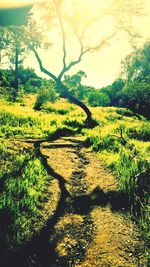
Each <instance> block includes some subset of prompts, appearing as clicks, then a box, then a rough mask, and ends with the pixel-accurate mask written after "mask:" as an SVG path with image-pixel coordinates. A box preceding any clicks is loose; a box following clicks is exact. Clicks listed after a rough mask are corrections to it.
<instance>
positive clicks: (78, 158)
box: [11, 137, 146, 267]
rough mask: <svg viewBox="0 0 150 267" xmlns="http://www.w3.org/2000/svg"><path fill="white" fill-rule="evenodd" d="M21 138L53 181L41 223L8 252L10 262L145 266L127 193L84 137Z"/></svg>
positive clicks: (23, 263) (141, 245)
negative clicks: (22, 244)
mask: <svg viewBox="0 0 150 267" xmlns="http://www.w3.org/2000/svg"><path fill="white" fill-rule="evenodd" d="M20 141H21V140H20ZM20 141H19V142H20ZM22 142H24V143H28V144H29V143H30V144H31V145H34V147H35V149H36V153H37V155H38V157H40V158H41V161H42V163H43V165H44V167H45V168H46V170H47V172H48V173H49V174H50V175H51V176H52V177H53V180H52V182H51V184H50V194H49V199H48V200H47V203H46V205H45V210H43V218H44V219H43V220H44V221H45V223H44V225H43V227H42V229H41V230H40V231H39V233H38V234H36V235H35V236H34V237H33V238H32V240H31V242H30V243H29V244H27V245H26V246H25V247H24V250H23V252H22V251H20V252H17V255H15V256H14V257H12V259H11V261H15V265H14V266H45V267H46V266H47V267H50V266H51V267H54V266H57V267H61V266H65V267H67V266H68V267H69V266H76V267H81V266H82V267H84V266H85V267H90V266H98V267H109V266H110V267H138V266H141V267H144V266H146V261H145V251H144V244H143V243H142V241H141V239H140V237H139V233H138V229H137V227H136V225H135V223H134V222H132V221H131V220H130V218H129V216H128V212H127V210H128V201H127V197H126V195H124V194H123V193H122V192H120V191H119V188H118V185H117V181H116V179H115V177H114V176H113V175H112V174H111V173H110V172H109V171H107V170H106V169H104V167H102V166H101V165H100V162H99V158H98V156H97V155H96V154H95V153H93V152H90V151H89V150H88V149H87V148H86V147H85V146H84V140H83V138H80V137H64V138H60V139H58V140H56V141H53V142H50V141H44V140H22Z"/></svg>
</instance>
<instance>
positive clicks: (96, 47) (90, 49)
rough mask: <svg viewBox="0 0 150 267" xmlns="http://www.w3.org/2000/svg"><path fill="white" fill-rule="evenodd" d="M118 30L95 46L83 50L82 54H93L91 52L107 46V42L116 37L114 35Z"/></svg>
mask: <svg viewBox="0 0 150 267" xmlns="http://www.w3.org/2000/svg"><path fill="white" fill-rule="evenodd" d="M118 30H119V29H118V28H117V29H116V30H115V31H114V32H113V33H112V34H110V35H109V36H107V37H106V38H104V39H103V40H101V41H100V42H99V43H98V44H97V45H95V46H91V47H88V48H87V49H85V50H84V51H83V54H85V53H87V52H93V51H96V50H99V49H101V48H102V47H103V46H104V45H107V44H108V42H109V40H111V39H112V38H113V37H114V36H115V35H116V33H117V32H118Z"/></svg>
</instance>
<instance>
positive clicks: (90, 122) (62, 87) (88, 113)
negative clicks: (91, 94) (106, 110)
mask: <svg viewBox="0 0 150 267" xmlns="http://www.w3.org/2000/svg"><path fill="white" fill-rule="evenodd" d="M57 87H58V90H59V92H60V95H61V97H63V98H67V99H69V100H70V101H71V102H72V103H74V104H76V105H77V106H79V107H80V108H81V109H82V110H83V111H84V112H85V113H86V116H87V118H86V121H85V122H86V125H87V126H88V128H93V127H94V126H95V125H96V124H95V121H94V120H93V119H92V113H91V111H90V110H89V108H88V107H87V106H86V105H85V104H84V103H83V102H82V101H80V100H78V99H76V98H75V97H73V96H72V95H71V94H70V92H69V90H68V88H67V87H66V86H65V85H64V84H63V83H62V82H61V81H58V82H57Z"/></svg>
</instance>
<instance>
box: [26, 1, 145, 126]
mask: <svg viewBox="0 0 150 267" xmlns="http://www.w3.org/2000/svg"><path fill="white" fill-rule="evenodd" d="M141 10H142V6H141V1H135V0H107V1H102V0H92V1H90V0H49V1H40V2H39V3H38V4H37V5H36V6H35V8H34V9H33V11H34V18H36V19H37V21H38V24H40V25H44V26H45V28H46V31H47V32H50V31H51V30H55V31H58V32H59V34H60V35H59V36H60V45H61V49H62V69H61V71H60V73H58V74H57V75H56V74H54V73H53V72H52V71H51V70H48V69H46V68H45V67H44V66H43V61H42V59H41V57H40V55H39V52H38V50H37V47H38V46H37V44H35V43H34V42H33V43H32V44H31V42H30V48H31V49H32V51H33V52H34V55H35V57H36V59H37V61H38V64H39V67H40V69H41V71H42V72H43V73H45V74H47V75H48V76H49V77H50V78H52V79H53V80H54V81H55V82H56V84H57V87H58V88H59V92H60V95H61V96H62V97H64V98H68V99H69V100H70V101H71V102H73V103H75V104H77V105H78V106H80V107H81V108H82V109H83V110H84V112H85V113H86V115H87V122H88V125H90V124H91V122H92V114H91V111H90V110H89V108H88V107H87V106H86V105H85V104H84V103H82V102H81V101H79V100H78V99H76V98H74V97H73V96H71V94H70V92H69V88H67V87H66V86H65V84H64V83H63V77H64V74H65V73H66V72H68V71H69V70H70V69H71V68H73V67H74V66H75V65H77V64H79V63H80V62H81V60H82V59H83V56H84V55H85V54H87V53H90V52H94V51H98V50H100V49H102V48H103V47H105V46H106V45H108V44H110V42H111V40H112V39H113V38H114V37H115V36H116V35H118V36H121V33H122V32H125V33H127V35H128V36H129V37H130V39H132V40H133V38H134V37H135V36H137V35H136V34H135V32H134V29H133V27H132V21H133V18H134V17H135V16H139V15H141ZM36 14H37V15H36ZM105 24H107V27H105ZM71 39H72V40H73V42H74V45H76V53H75V55H76V56H75V57H74V58H70V56H69V52H70V50H71V47H70V48H69V42H70V40H71ZM53 41H54V40H52V41H51V43H52V44H53ZM77 53H78V55H77Z"/></svg>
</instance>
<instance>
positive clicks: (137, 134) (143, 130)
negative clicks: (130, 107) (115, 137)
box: [127, 122, 150, 141]
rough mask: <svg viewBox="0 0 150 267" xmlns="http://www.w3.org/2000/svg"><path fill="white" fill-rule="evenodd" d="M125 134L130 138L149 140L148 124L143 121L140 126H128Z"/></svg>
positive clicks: (149, 130)
mask: <svg viewBox="0 0 150 267" xmlns="http://www.w3.org/2000/svg"><path fill="white" fill-rule="evenodd" d="M127 134H128V136H129V137H130V138H134V139H137V140H143V141H150V124H149V123H146V122H145V123H143V125H142V127H136V128H128V130H127Z"/></svg>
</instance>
